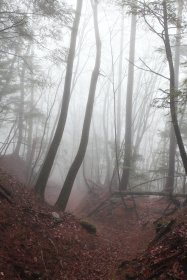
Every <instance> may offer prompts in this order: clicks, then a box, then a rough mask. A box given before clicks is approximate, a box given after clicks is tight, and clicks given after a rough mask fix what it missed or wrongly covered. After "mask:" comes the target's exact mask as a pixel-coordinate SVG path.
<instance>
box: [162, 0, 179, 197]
mask: <svg viewBox="0 0 187 280" xmlns="http://www.w3.org/2000/svg"><path fill="white" fill-rule="evenodd" d="M182 9H183V1H181V0H178V19H177V34H176V46H175V65H174V73H175V90H177V89H178V84H179V65H180V44H181V20H182ZM176 146H177V143H176V137H175V132H174V128H173V125H171V127H170V145H169V162H168V177H167V179H166V184H165V187H164V189H165V191H168V192H170V193H172V192H173V188H174V175H175V154H176Z"/></svg>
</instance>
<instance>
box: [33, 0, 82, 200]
mask: <svg viewBox="0 0 187 280" xmlns="http://www.w3.org/2000/svg"><path fill="white" fill-rule="evenodd" d="M82 3H83V0H77V7H76V14H75V19H74V23H73V27H72V33H71V41H70V48H69V54H68V59H67V69H66V77H65V84H64V94H63V99H62V107H61V112H60V117H59V120H58V124H57V128H56V131H55V134H54V137H53V140H52V142H51V144H50V147H49V150H48V152H47V155H46V157H45V160H44V163H43V165H42V167H41V170H40V172H39V176H38V178H37V181H36V184H35V187H34V188H35V191H36V192H38V193H39V194H40V195H41V196H43V195H44V192H45V187H46V184H47V181H48V178H49V175H50V172H51V169H52V166H53V163H54V160H55V156H56V153H57V150H58V147H59V145H60V141H61V139H62V135H63V132H64V127H65V123H66V119H67V113H68V108H69V101H70V93H71V80H72V71H73V63H74V57H75V48H76V41H77V33H78V27H79V22H80V16H81V11H82Z"/></svg>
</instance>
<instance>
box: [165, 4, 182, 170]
mask: <svg viewBox="0 0 187 280" xmlns="http://www.w3.org/2000/svg"><path fill="white" fill-rule="evenodd" d="M162 3H163V13H164V33H165V38H164V44H165V51H166V56H167V60H168V64H169V72H170V113H171V119H172V123H173V128H174V132H175V136H176V139H177V144H178V147H179V151H180V155H181V158H182V162H183V166H184V169H185V173H186V174H187V155H186V151H185V148H184V143H183V140H182V136H181V132H180V128H179V124H178V119H177V112H176V106H175V101H176V97H175V96H176V87H175V72H174V65H173V58H172V52H171V45H170V39H169V33H168V15H167V3H166V0H164V1H163V2H162Z"/></svg>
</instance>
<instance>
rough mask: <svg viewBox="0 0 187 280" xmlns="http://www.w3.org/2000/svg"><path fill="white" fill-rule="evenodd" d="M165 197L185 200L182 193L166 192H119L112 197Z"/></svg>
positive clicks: (185, 196) (186, 196) (185, 195)
mask: <svg viewBox="0 0 187 280" xmlns="http://www.w3.org/2000/svg"><path fill="white" fill-rule="evenodd" d="M129 195H130V196H132V195H133V196H165V197H170V198H171V197H183V198H187V194H182V193H172V194H170V193H168V192H148V191H145V192H140V191H139V192H134V191H133V192H131V191H126V192H124V191H121V192H113V193H112V196H117V197H120V196H129Z"/></svg>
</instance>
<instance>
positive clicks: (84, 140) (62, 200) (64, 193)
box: [56, 0, 101, 210]
mask: <svg viewBox="0 0 187 280" xmlns="http://www.w3.org/2000/svg"><path fill="white" fill-rule="evenodd" d="M91 5H92V9H93V19H94V32H95V41H96V58H95V66H94V70H93V72H92V76H91V82H90V88H89V95H88V100H87V105H86V112H85V117H84V123H83V129H82V135H81V140H80V145H79V148H78V151H77V154H76V156H75V159H74V161H73V163H72V165H71V167H70V169H69V171H68V174H67V176H66V179H65V182H64V185H63V187H62V190H61V192H60V195H59V198H58V200H57V202H56V206H57V207H59V208H60V209H61V210H65V208H66V206H67V203H68V200H69V197H70V194H71V191H72V188H73V184H74V181H75V178H76V175H77V173H78V171H79V168H80V166H81V164H82V162H83V159H84V156H85V153H86V149H87V145H88V138H89V132H90V124H91V120H92V113H93V107H94V99H95V93H96V86H97V81H98V77H99V69H100V60H101V40H100V35H99V27H98V14H97V5H98V3H97V0H91Z"/></svg>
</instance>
